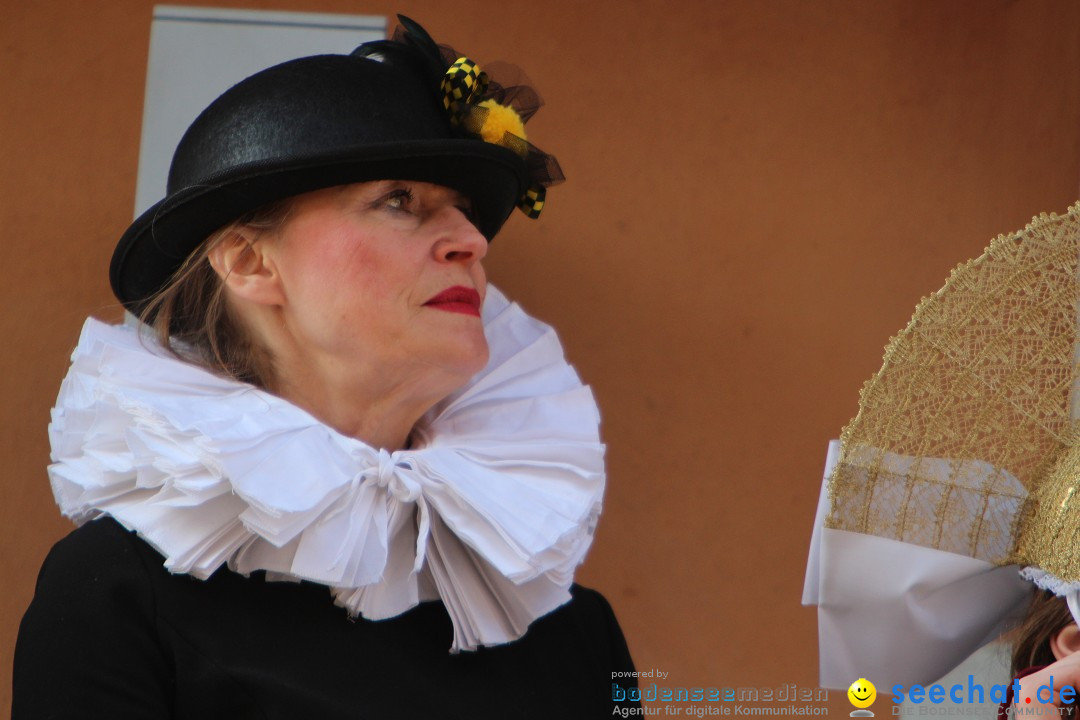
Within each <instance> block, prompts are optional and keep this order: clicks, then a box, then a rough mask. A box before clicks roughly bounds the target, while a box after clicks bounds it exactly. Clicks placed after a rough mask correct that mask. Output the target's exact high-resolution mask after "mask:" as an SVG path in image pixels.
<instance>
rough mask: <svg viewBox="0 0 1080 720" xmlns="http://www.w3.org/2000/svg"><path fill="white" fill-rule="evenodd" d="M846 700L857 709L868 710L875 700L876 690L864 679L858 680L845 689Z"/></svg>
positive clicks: (872, 684)
mask: <svg viewBox="0 0 1080 720" xmlns="http://www.w3.org/2000/svg"><path fill="white" fill-rule="evenodd" d="M847 697H848V700H850V701H851V704H852V705H854V706H855V707H857V708H868V707H870V706H871V705H873V704H874V701H875V700H877V688H876V687H874V683H872V682H870V681H869V680H867V679H866V678H859V679H858V680H856V681H855V682H853V683H851V687H849V688H848V689H847Z"/></svg>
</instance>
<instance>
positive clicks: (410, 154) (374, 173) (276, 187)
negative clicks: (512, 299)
mask: <svg viewBox="0 0 1080 720" xmlns="http://www.w3.org/2000/svg"><path fill="white" fill-rule="evenodd" d="M371 180H416V181H423V182H430V183H434V184H437V185H443V186H446V187H450V188H453V189H455V190H457V191H458V192H461V193H462V194H464V195H465V196H467V197H468V198H470V199H471V200H472V203H473V211H474V213H475V216H476V224H477V227H478V228H479V229H480V232H482V233H483V234H484V236H485V237H486V238H487V239H488V240H489V241H490V240H491V239H492V238H493V237H494V236H495V234H496V233H498V231H499V229H500V228H501V227H502V225H503V223H504V222H505V221H506V218H507V217H508V216H509V215H510V213H511V212H512V211H513V209H514V207H515V206H516V205H517V202H518V199H519V198H520V197H521V194H522V192H523V189H524V187H525V184H526V174H525V165H524V162H523V161H522V159H521V158H520V157H519V156H517V155H516V154H515V153H514V152H512V151H511V150H508V149H506V148H504V147H501V146H498V145H493V144H491V143H485V142H481V141H477V140H470V139H441V140H429V141H414V142H408V143H402V142H396V143H386V144H382V145H366V146H364V147H362V148H358V149H356V150H355V151H352V152H350V151H348V150H345V151H344V152H343V151H341V150H338V151H335V152H334V153H332V154H327V155H325V156H318V155H316V156H308V157H304V158H297V159H295V160H293V159H288V158H286V159H274V160H273V161H269V162H259V163H250V164H247V165H240V166H236V167H234V168H230V169H229V171H228V172H227V173H222V174H221V175H219V176H217V177H212V178H209V179H208V180H207V181H206V182H204V183H202V184H200V185H196V186H192V187H187V188H183V189H181V190H178V191H176V192H174V193H172V194H170V195H169V196H168V197H167V198H166V199H164V200H162V201H161V202H159V203H157V204H156V205H153V206H152V207H150V208H149V209H148V210H146V212H144V213H142V215H140V216H139V217H138V218H137V219H136V220H135V221H134V222H133V223H132V224H131V226H130V227H128V229H127V231H126V232H125V233H124V235H123V236H122V237H121V238H120V242H119V243H118V244H117V246H116V250H115V252H114V253H113V257H112V263H111V265H110V267H109V281H110V283H111V284H112V289H113V292H114V293H115V294H116V296H117V297H118V298H119V299H120V301H121V302H122V303H123V304H124V307H126V308H127V309H128V310H130V311H131V312H133V313H136V314H138V313H139V312H140V311H141V310H142V308H143V306H144V304H145V303H146V301H147V300H148V299H149V298H150V297H151V296H152V295H153V294H154V293H156V292H157V291H158V290H159V289H160V288H161V287H163V286H164V285H165V283H166V282H167V281H168V279H169V278H170V277H171V276H172V275H173V273H175V272H176V270H177V269H178V268H179V267H180V265H181V264H182V263H183V262H184V260H185V259H186V258H187V257H188V255H190V254H191V253H192V252H193V251H194V250H195V249H196V248H197V247H198V246H199V244H200V243H202V241H203V240H205V239H206V238H207V237H208V236H209V235H210V234H211V233H213V232H214V231H215V230H217V229H218V228H221V227H223V226H224V225H226V224H228V223H230V222H232V221H233V220H236V219H237V218H238V217H240V216H241V215H244V214H245V213H247V212H250V211H252V210H255V209H257V208H259V207H262V206H263V205H266V204H268V203H271V202H275V201H278V200H282V199H284V198H287V197H292V196H294V195H300V194H303V193H306V192H311V191H313V190H320V189H322V188H328V187H334V186H336V185H347V184H349V183H356V182H367V181H371Z"/></svg>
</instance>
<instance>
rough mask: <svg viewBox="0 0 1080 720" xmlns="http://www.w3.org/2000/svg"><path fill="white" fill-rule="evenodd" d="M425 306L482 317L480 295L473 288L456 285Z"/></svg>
mask: <svg viewBox="0 0 1080 720" xmlns="http://www.w3.org/2000/svg"><path fill="white" fill-rule="evenodd" d="M424 306H425V307H431V308H435V309H436V310H445V311H447V312H456V313H462V314H463V315H472V316H474V317H480V293H478V292H477V291H476V290H473V289H472V288H467V287H462V286H460V285H455V286H454V287H452V288H447V289H446V290H443V291H442V292H441V293H439V294H438V295H436V296H435V297H433V298H431V299H430V300H428V301H427V302H426V303H424Z"/></svg>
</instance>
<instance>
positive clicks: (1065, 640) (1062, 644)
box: [1050, 623, 1080, 660]
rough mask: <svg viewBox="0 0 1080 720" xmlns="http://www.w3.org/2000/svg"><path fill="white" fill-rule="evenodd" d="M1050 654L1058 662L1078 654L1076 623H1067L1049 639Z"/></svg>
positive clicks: (1079, 635)
mask: <svg viewBox="0 0 1080 720" xmlns="http://www.w3.org/2000/svg"><path fill="white" fill-rule="evenodd" d="M1050 652H1052V653H1054V657H1055V658H1057V659H1058V660H1061V659H1062V658H1065V657H1068V656H1069V655H1072V654H1073V653H1075V652H1080V628H1078V627H1076V623H1069V624H1068V625H1066V626H1065V627H1063V628H1062V629H1061V630H1060V631H1058V634H1057V635H1055V636H1054V637H1052V638H1050Z"/></svg>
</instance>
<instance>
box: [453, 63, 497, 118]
mask: <svg viewBox="0 0 1080 720" xmlns="http://www.w3.org/2000/svg"><path fill="white" fill-rule="evenodd" d="M487 86H488V76H487V73H485V72H483V71H481V70H480V66H479V65H477V64H476V63H474V62H473V61H472V60H470V59H469V58H467V57H464V56H462V57H459V58H458V59H457V60H455V61H454V64H453V65H451V66H450V68H449V69H448V70H447V71H446V75H445V76H444V77H443V81H442V93H443V107H444V108H446V111H447V113H449V115H450V122H451V123H452V124H453V125H454V126H455V127H456V126H458V125H460V124H461V121H462V120H463V119H464V118H465V116H466V115H468V114H469V108H470V106H471V105H474V104H475V103H477V102H479V100H480V98H481V97H483V95H484V91H486V90H487Z"/></svg>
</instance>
